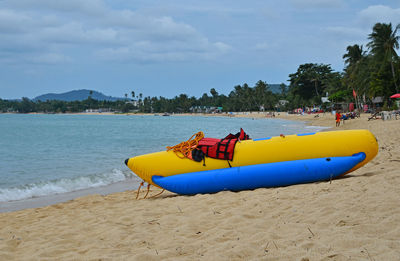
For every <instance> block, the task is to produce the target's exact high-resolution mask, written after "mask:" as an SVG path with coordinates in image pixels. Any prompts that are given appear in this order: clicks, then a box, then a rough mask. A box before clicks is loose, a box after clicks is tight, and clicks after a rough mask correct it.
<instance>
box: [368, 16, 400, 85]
mask: <svg viewBox="0 0 400 261" xmlns="http://www.w3.org/2000/svg"><path fill="white" fill-rule="evenodd" d="M398 29H400V24H398V25H397V26H396V28H395V29H394V30H393V29H392V23H389V24H384V23H377V24H375V25H374V27H373V28H372V33H371V34H369V36H368V39H370V40H371V41H370V42H369V43H368V44H367V46H368V47H369V48H370V49H371V53H372V54H373V55H374V56H376V57H377V59H379V60H381V61H382V62H390V65H391V69H392V76H393V82H394V85H395V87H396V91H397V92H398V91H399V87H398V86H397V82H396V75H395V70H394V65H393V60H394V59H397V58H398V55H397V53H396V49H399V40H400V36H397V35H396V34H397V30H398Z"/></svg>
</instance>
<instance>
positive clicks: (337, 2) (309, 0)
mask: <svg viewBox="0 0 400 261" xmlns="http://www.w3.org/2000/svg"><path fill="white" fill-rule="evenodd" d="M291 2H292V4H293V5H294V6H295V7H298V8H305V9H308V8H338V7H343V6H344V3H343V1H342V0H291Z"/></svg>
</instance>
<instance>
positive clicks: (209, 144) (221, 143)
mask: <svg viewBox="0 0 400 261" xmlns="http://www.w3.org/2000/svg"><path fill="white" fill-rule="evenodd" d="M248 139H250V138H249V135H247V134H246V133H245V132H244V131H243V129H242V128H241V129H240V132H238V133H237V134H235V135H233V134H231V133H230V134H229V135H228V136H226V137H225V138H223V139H215V138H203V139H201V140H200V141H199V145H198V146H197V149H199V150H201V151H202V152H203V153H204V155H205V156H207V157H210V158H214V159H222V160H233V153H234V151H235V145H236V142H238V141H239V140H248Z"/></svg>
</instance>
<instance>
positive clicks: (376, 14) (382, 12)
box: [358, 5, 400, 27]
mask: <svg viewBox="0 0 400 261" xmlns="http://www.w3.org/2000/svg"><path fill="white" fill-rule="evenodd" d="M358 19H359V21H360V22H361V24H362V25H364V26H369V27H371V26H373V25H374V24H375V23H393V24H394V25H396V24H398V23H400V8H397V9H396V8H391V7H389V6H385V5H372V6H368V7H367V8H366V9H363V10H361V11H360V12H359V14H358Z"/></svg>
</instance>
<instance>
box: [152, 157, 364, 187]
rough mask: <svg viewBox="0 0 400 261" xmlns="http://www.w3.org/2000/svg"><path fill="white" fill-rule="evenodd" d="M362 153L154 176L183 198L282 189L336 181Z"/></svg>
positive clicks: (158, 183)
mask: <svg viewBox="0 0 400 261" xmlns="http://www.w3.org/2000/svg"><path fill="white" fill-rule="evenodd" d="M365 157H366V156H365V153H363V152H360V153H357V154H354V155H352V156H348V157H331V158H317V159H306V160H295V161H285V162H275V163H267V164H258V165H249V166H242V167H233V168H226V169H217V170H208V171H201V172H192V173H185V174H179V175H174V176H168V177H162V176H153V177H152V180H153V182H154V183H155V184H157V185H158V186H160V187H162V188H164V189H166V190H169V191H172V192H175V193H178V194H182V195H194V194H199V193H200V194H204V193H216V192H219V191H223V190H230V191H241V190H249V189H257V188H268V187H281V186H289V185H294V184H301V183H310V182H316V181H324V180H330V179H333V178H336V177H338V176H340V175H342V174H344V173H346V172H347V171H349V170H350V169H351V168H353V167H354V166H355V165H357V164H358V163H359V162H361V161H363V160H364V159H365Z"/></svg>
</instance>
